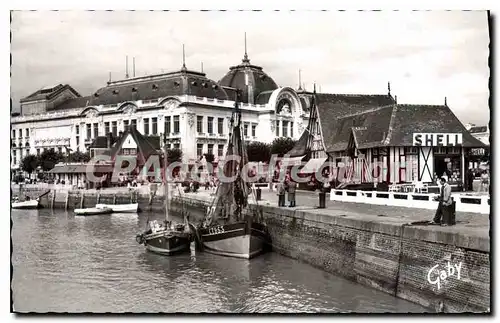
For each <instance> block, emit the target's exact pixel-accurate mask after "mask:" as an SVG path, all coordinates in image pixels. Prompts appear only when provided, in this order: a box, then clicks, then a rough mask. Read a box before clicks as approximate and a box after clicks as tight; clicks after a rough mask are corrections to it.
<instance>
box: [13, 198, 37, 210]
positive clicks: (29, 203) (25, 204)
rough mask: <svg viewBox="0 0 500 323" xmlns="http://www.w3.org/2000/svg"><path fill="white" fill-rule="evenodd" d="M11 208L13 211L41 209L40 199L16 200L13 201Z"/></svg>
mask: <svg viewBox="0 0 500 323" xmlns="http://www.w3.org/2000/svg"><path fill="white" fill-rule="evenodd" d="M11 207H12V208H13V209H24V210H27V209H38V208H40V199H34V200H31V199H27V200H25V201H19V200H16V199H14V201H12V204H11Z"/></svg>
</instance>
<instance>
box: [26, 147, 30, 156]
mask: <svg viewBox="0 0 500 323" xmlns="http://www.w3.org/2000/svg"><path fill="white" fill-rule="evenodd" d="M29 154H30V149H29V148H28V149H26V156H28V155H29Z"/></svg>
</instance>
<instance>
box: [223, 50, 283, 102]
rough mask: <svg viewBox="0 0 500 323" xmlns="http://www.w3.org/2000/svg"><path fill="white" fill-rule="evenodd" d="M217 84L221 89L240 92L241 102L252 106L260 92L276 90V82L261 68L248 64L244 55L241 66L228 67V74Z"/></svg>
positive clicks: (248, 61) (246, 56)
mask: <svg viewBox="0 0 500 323" xmlns="http://www.w3.org/2000/svg"><path fill="white" fill-rule="evenodd" d="M218 83H219V85H220V86H223V87H231V88H235V89H239V90H241V91H242V94H243V95H242V98H241V101H242V102H245V103H252V104H254V103H255V102H256V99H257V97H258V96H259V94H261V93H262V92H266V91H274V90H276V89H277V88H278V85H277V84H276V82H274V80H273V79H272V78H271V77H269V75H267V74H266V73H265V72H264V71H263V70H262V67H260V66H256V65H252V64H250V60H249V59H248V55H247V54H246V53H245V56H244V58H243V60H242V62H241V64H240V65H237V66H232V67H230V68H229V72H227V74H226V75H225V76H224V77H223V78H222V79H221V80H220V81H219V82H218ZM266 103H267V102H266Z"/></svg>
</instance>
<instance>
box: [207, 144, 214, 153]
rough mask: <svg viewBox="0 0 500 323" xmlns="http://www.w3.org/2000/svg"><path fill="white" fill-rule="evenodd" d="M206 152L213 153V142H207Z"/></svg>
mask: <svg viewBox="0 0 500 323" xmlns="http://www.w3.org/2000/svg"><path fill="white" fill-rule="evenodd" d="M208 153H209V154H212V155H213V154H214V144H208Z"/></svg>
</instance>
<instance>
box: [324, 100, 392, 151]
mask: <svg viewBox="0 0 500 323" xmlns="http://www.w3.org/2000/svg"><path fill="white" fill-rule="evenodd" d="M394 103H395V101H394V99H393V98H392V97H391V96H390V95H388V94H384V95H374V94H325V93H319V94H316V107H317V109H318V114H319V120H320V122H321V130H322V132H323V142H324V144H325V149H326V151H331V150H337V149H338V148H343V147H345V145H346V144H347V140H348V137H346V136H345V135H343V136H344V137H342V138H340V142H338V141H339V139H337V138H338V136H340V135H341V133H343V132H344V131H348V132H350V129H349V128H350V127H354V126H365V125H364V124H361V123H362V122H361V121H360V120H358V119H359V118H368V116H367V115H360V116H359V117H354V115H356V114H363V113H364V112H367V111H370V110H374V109H375V110H376V109H378V108H380V107H384V106H388V105H391V104H394ZM380 113H382V114H383V113H384V111H380V112H378V113H376V114H380ZM348 115H353V118H352V122H353V125H351V126H349V122H350V121H349V120H347V119H346V120H344V121H342V120H340V121H339V122H340V124H339V125H337V119H339V118H342V117H345V116H348ZM378 118H381V117H378ZM370 120H371V119H370ZM373 123H376V121H374V122H373ZM339 127H340V128H342V129H343V130H339V129H338V128H339ZM336 145H337V146H336Z"/></svg>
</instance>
